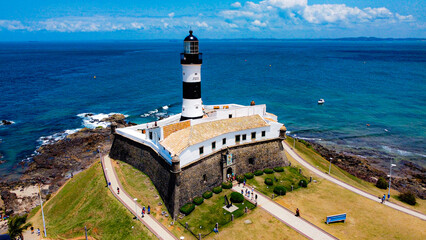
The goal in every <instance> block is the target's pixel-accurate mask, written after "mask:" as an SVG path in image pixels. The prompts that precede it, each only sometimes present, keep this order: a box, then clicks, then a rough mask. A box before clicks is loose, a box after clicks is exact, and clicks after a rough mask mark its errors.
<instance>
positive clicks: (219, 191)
mask: <svg viewBox="0 0 426 240" xmlns="http://www.w3.org/2000/svg"><path fill="white" fill-rule="evenodd" d="M212 191H213V192H214V193H216V194H218V193H221V192H222V187H221V186H217V187H215V188H213V190H212Z"/></svg>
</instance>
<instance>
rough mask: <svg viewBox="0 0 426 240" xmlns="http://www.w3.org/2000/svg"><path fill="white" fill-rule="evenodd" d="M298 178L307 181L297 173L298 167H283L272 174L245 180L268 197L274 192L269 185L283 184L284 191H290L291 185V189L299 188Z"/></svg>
mask: <svg viewBox="0 0 426 240" xmlns="http://www.w3.org/2000/svg"><path fill="white" fill-rule="evenodd" d="M266 179H269V180H266ZM275 180H276V181H275ZM300 180H305V181H307V178H306V177H305V176H303V175H302V174H299V169H298V168H295V167H283V171H282V172H275V173H273V174H266V175H261V176H256V177H254V178H253V179H249V180H247V184H249V185H254V186H256V189H257V190H258V191H260V192H261V193H263V194H265V195H267V196H269V197H272V194H274V191H273V190H274V188H273V187H271V186H272V185H277V186H284V188H285V189H286V192H290V191H291V186H293V190H296V189H298V188H300V186H299V182H300ZM266 182H268V183H266ZM268 184H269V185H268ZM275 195H276V194H275Z"/></svg>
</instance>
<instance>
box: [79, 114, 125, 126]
mask: <svg viewBox="0 0 426 240" xmlns="http://www.w3.org/2000/svg"><path fill="white" fill-rule="evenodd" d="M114 114H121V113H97V114H96V113H80V114H77V116H78V117H81V118H82V119H83V123H82V125H83V126H84V127H86V128H91V129H94V128H97V127H103V128H106V127H108V126H109V125H111V123H110V122H105V121H102V120H103V119H105V118H108V117H111V116H112V115H114ZM124 116H125V117H128V116H129V115H124Z"/></svg>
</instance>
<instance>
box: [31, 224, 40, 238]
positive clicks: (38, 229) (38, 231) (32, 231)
mask: <svg viewBox="0 0 426 240" xmlns="http://www.w3.org/2000/svg"><path fill="white" fill-rule="evenodd" d="M30 229H31V234H34V227H33V226H31V228H30ZM37 236H40V228H37Z"/></svg>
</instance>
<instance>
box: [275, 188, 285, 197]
mask: <svg viewBox="0 0 426 240" xmlns="http://www.w3.org/2000/svg"><path fill="white" fill-rule="evenodd" d="M274 193H275V194H277V195H285V194H286V189H285V187H284V186H276V187H275V188H274Z"/></svg>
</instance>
